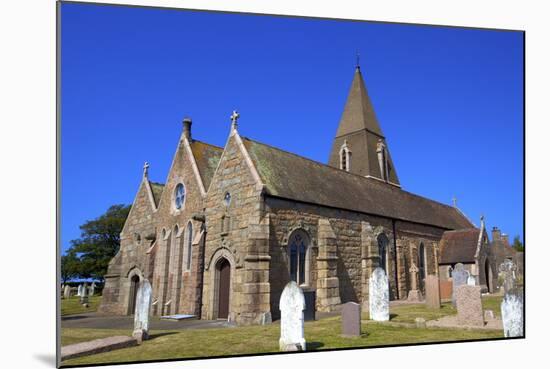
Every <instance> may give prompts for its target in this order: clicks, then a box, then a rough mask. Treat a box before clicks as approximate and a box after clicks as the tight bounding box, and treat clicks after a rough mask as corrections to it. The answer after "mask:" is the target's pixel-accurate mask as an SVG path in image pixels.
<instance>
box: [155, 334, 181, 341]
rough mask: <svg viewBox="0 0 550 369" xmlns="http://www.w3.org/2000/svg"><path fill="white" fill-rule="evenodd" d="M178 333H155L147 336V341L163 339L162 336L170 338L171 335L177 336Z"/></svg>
mask: <svg viewBox="0 0 550 369" xmlns="http://www.w3.org/2000/svg"><path fill="white" fill-rule="evenodd" d="M177 333H178V332H162V333H155V334H150V335H149V340H154V339H155V338H159V337H163V336H170V335H172V334H177Z"/></svg>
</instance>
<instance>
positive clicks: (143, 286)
mask: <svg viewBox="0 0 550 369" xmlns="http://www.w3.org/2000/svg"><path fill="white" fill-rule="evenodd" d="M152 293H153V289H152V288H151V283H150V282H149V281H148V280H147V279H144V280H143V281H141V283H140V284H139V289H138V292H137V296H136V311H135V316H134V332H133V333H132V336H133V337H134V338H135V339H136V340H137V342H138V344H140V343H141V342H142V341H143V340H146V339H147V338H149V311H150V309H151V299H152Z"/></svg>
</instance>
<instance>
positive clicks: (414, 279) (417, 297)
mask: <svg viewBox="0 0 550 369" xmlns="http://www.w3.org/2000/svg"><path fill="white" fill-rule="evenodd" d="M409 273H410V275H411V290H410V291H409V296H408V297H407V301H410V302H419V301H422V292H420V290H419V289H418V267H417V266H416V265H415V264H414V263H413V264H412V265H411V267H410V269H409Z"/></svg>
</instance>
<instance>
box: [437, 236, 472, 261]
mask: <svg viewBox="0 0 550 369" xmlns="http://www.w3.org/2000/svg"><path fill="white" fill-rule="evenodd" d="M478 240H479V229H477V228H471V229H460V230H455V231H447V232H444V233H443V237H442V238H441V241H440V248H441V249H440V252H441V254H440V261H439V264H455V263H474V262H475V254H476V251H477V242H478Z"/></svg>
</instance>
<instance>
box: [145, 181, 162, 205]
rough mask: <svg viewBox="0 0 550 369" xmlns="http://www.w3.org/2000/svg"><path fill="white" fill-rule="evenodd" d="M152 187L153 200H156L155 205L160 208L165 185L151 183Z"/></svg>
mask: <svg viewBox="0 0 550 369" xmlns="http://www.w3.org/2000/svg"><path fill="white" fill-rule="evenodd" d="M149 185H150V186H151V191H152V192H153V200H155V205H156V206H157V207H158V206H159V201H160V197H161V196H162V191H164V183H157V182H151V181H149Z"/></svg>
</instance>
